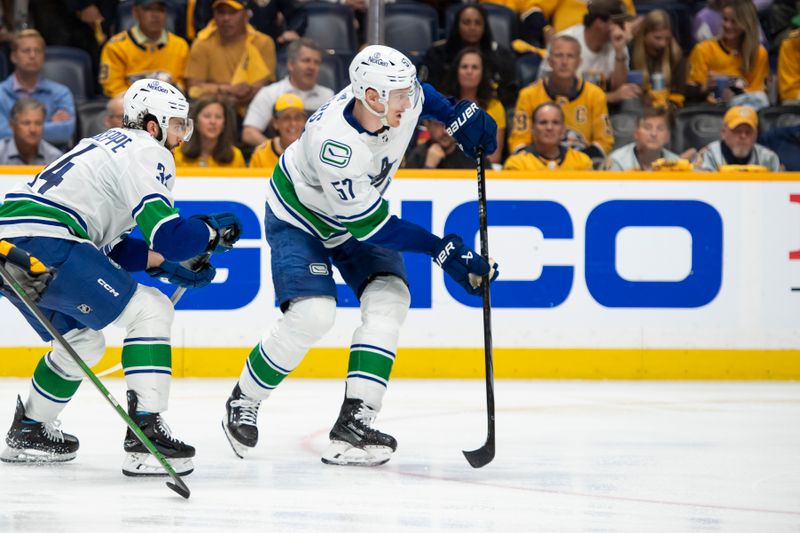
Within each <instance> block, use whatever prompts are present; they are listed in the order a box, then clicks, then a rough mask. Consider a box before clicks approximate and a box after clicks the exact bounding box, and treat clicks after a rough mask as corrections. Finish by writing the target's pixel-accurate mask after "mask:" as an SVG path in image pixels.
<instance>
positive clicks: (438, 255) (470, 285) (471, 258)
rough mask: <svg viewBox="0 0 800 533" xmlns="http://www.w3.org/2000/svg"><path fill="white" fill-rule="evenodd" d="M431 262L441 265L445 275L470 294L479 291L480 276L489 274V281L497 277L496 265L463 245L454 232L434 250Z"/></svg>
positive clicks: (476, 293)
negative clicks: (490, 264)
mask: <svg viewBox="0 0 800 533" xmlns="http://www.w3.org/2000/svg"><path fill="white" fill-rule="evenodd" d="M433 262H434V263H436V264H437V265H439V266H440V267H442V270H444V271H445V272H446V273H447V275H449V276H450V277H451V278H453V279H454V280H455V281H456V282H457V283H458V284H459V285H461V286H462V287H464V290H466V291H467V292H468V293H470V294H474V295H478V294H480V293H481V292H482V291H481V285H480V284H481V279H482V276H485V275H487V274H489V277H490V279H489V281H490V282H492V281H494V280H495V279H497V275H498V267H497V263H494V264H493V265H492V266H491V268H490V267H489V263H488V262H487V261H486V259H484V258H483V257H481V255H480V254H479V253H478V252H476V251H475V250H473V249H471V248H469V247H468V246H465V245H464V241H462V240H461V237H459V236H458V235H455V234H450V235H447V236H445V237H444V238H443V239H442V241H441V242H440V243H439V246H438V247H437V248H436V250H435V251H434V255H433Z"/></svg>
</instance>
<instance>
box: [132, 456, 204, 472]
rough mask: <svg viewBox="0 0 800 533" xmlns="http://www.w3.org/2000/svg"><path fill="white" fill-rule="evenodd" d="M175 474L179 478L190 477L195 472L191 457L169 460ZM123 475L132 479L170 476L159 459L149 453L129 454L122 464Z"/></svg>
mask: <svg viewBox="0 0 800 533" xmlns="http://www.w3.org/2000/svg"><path fill="white" fill-rule="evenodd" d="M167 462H168V463H169V464H170V466H171V467H172V469H173V470H175V473H176V474H178V475H179V476H188V475H189V474H191V473H192V472H193V471H194V463H193V462H192V458H191V457H181V458H177V459H167ZM122 473H123V474H125V475H126V476H130V477H144V476H154V477H155V476H168V475H169V474H167V471H166V470H164V467H163V466H161V463H159V462H158V459H156V458H155V457H153V456H152V455H151V454H149V453H128V454H126V455H125V460H124V461H123V462H122Z"/></svg>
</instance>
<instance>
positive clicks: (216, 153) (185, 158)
mask: <svg viewBox="0 0 800 533" xmlns="http://www.w3.org/2000/svg"><path fill="white" fill-rule="evenodd" d="M189 118H191V119H192V121H193V122H194V134H193V135H192V138H191V139H189V142H185V143H182V144H181V146H180V148H179V149H176V150H175V166H176V167H212V168H243V167H245V166H246V165H245V162H244V156H243V155H242V152H241V150H239V149H238V148H237V147H236V146H234V142H235V140H236V135H235V128H236V113H235V112H234V110H233V107H232V106H231V105H230V104H229V103H228V101H227V100H224V99H221V98H218V97H215V96H206V97H204V98H201V99H199V100H197V101H196V102H195V103H194V104H192V107H191V109H190V110H189Z"/></svg>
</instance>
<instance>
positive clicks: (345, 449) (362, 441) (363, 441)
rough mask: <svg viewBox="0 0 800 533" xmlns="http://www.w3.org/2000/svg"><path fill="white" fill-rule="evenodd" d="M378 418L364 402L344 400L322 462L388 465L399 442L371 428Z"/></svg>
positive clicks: (330, 463) (350, 399) (331, 463)
mask: <svg viewBox="0 0 800 533" xmlns="http://www.w3.org/2000/svg"><path fill="white" fill-rule="evenodd" d="M377 415H378V413H377V411H375V410H374V409H372V408H370V407H369V406H367V405H366V404H365V403H364V402H363V401H362V400H356V399H352V398H345V400H344V403H343V404H342V410H341V411H340V412H339V419H338V420H337V421H336V423H335V424H334V425H333V429H331V433H330V439H331V443H330V444H329V445H328V448H327V449H326V450H325V451H324V452H323V453H322V462H323V463H325V464H329V465H353V466H377V465H382V464H383V463H385V462H387V461H388V460H389V459H390V458H391V457H392V453H394V451H395V450H396V449H397V441H396V440H395V439H394V437H392V436H391V435H387V434H386V433H381V432H380V431H378V430H377V429H373V428H372V427H371V426H372V422H373V421H374V420H375V417H376V416H377Z"/></svg>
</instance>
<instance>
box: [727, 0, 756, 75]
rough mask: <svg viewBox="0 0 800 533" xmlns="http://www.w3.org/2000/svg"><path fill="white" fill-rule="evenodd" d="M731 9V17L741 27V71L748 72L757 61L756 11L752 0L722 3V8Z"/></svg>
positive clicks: (734, 0) (733, 0) (735, 0)
mask: <svg viewBox="0 0 800 533" xmlns="http://www.w3.org/2000/svg"><path fill="white" fill-rule="evenodd" d="M726 7H730V8H731V9H733V13H734V15H733V18H734V20H736V24H738V25H739V27H740V28H741V29H742V32H743V33H742V37H741V43H740V45H739V55H740V56H741V58H742V71H743V72H744V73H749V72H750V71H751V70H752V69H753V68H754V67H755V66H756V61H758V49H759V48H760V47H761V43H760V42H759V38H760V36H761V26H760V25H759V23H758V12H757V11H756V7H755V6H754V5H753V1H752V0H727V1H726V2H725V3H724V4H722V9H725V8H726Z"/></svg>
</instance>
